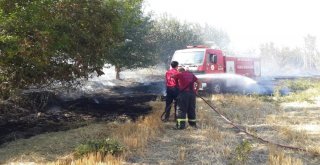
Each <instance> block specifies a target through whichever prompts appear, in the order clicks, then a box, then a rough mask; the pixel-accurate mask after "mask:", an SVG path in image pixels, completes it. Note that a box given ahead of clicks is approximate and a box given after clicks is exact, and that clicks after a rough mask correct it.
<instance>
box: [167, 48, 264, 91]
mask: <svg viewBox="0 0 320 165" xmlns="http://www.w3.org/2000/svg"><path fill="white" fill-rule="evenodd" d="M172 61H178V62H179V66H180V67H185V68H187V70H189V71H191V72H193V73H195V74H196V76H197V77H198V78H199V79H200V80H201V81H202V82H203V88H204V90H206V89H207V90H209V91H211V92H214V93H220V92H222V91H223V89H224V88H225V87H229V86H230V83H228V76H222V74H237V75H242V76H246V77H250V78H256V77H260V75H261V69H260V59H259V58H252V57H233V56H225V55H224V54H223V52H222V51H221V50H218V49H212V48H207V47H205V46H193V47H188V48H187V49H181V50H177V51H175V53H174V55H173V56H172ZM231 84H232V83H231Z"/></svg>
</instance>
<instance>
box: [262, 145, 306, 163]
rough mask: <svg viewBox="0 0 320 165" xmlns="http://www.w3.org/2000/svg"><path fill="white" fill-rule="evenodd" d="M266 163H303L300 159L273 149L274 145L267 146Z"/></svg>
mask: <svg viewBox="0 0 320 165" xmlns="http://www.w3.org/2000/svg"><path fill="white" fill-rule="evenodd" d="M268 164H270V165H303V162H302V161H301V160H300V159H297V158H292V157H291V156H289V155H286V154H285V152H284V151H282V150H278V149H275V147H270V148H269V156H268Z"/></svg>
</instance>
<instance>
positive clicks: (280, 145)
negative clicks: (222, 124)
mask: <svg viewBox="0 0 320 165" xmlns="http://www.w3.org/2000/svg"><path fill="white" fill-rule="evenodd" d="M196 96H198V97H199V98H201V99H202V100H203V101H204V102H205V103H206V104H207V105H208V106H209V107H210V108H211V109H212V110H213V111H214V112H216V113H217V114H218V115H219V116H220V117H221V118H222V119H224V120H225V121H226V122H227V123H228V124H230V125H232V126H233V127H234V128H236V129H238V130H239V131H240V132H243V133H245V134H246V135H248V136H250V137H253V138H255V139H258V140H259V141H261V142H263V143H267V144H271V145H274V146H278V147H281V148H285V149H291V150H296V151H303V152H307V153H311V154H313V155H320V154H319V153H317V152H312V151H309V150H307V149H305V148H300V147H294V146H289V145H283V144H278V143H274V142H271V141H269V140H265V139H263V138H261V137H258V136H257V135H254V134H252V133H250V132H248V131H247V130H246V129H243V128H241V127H240V126H239V125H237V124H235V123H234V122H232V120H230V119H228V118H227V117H226V116H224V115H222V114H221V113H220V112H219V111H218V110H217V109H216V108H215V107H214V106H212V105H211V104H210V103H208V102H207V101H206V100H205V99H204V98H203V97H201V96H200V95H198V94H196Z"/></svg>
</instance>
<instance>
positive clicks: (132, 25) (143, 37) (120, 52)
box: [107, 1, 158, 79]
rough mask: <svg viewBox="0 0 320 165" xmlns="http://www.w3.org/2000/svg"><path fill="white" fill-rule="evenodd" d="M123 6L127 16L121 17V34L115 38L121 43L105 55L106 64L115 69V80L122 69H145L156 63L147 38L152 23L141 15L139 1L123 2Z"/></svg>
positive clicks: (152, 48)
mask: <svg viewBox="0 0 320 165" xmlns="http://www.w3.org/2000/svg"><path fill="white" fill-rule="evenodd" d="M123 6H124V7H125V8H126V9H125V10H126V11H127V12H126V13H127V14H126V15H122V21H121V24H120V25H121V26H120V29H119V31H121V33H119V35H118V36H117V38H118V39H119V41H121V42H120V43H117V44H116V45H115V46H114V47H112V48H111V49H110V51H109V53H108V54H107V62H108V63H109V64H112V65H114V66H115V68H116V73H117V74H116V78H117V79H119V78H120V75H119V73H120V71H121V70H122V69H123V68H126V69H132V68H139V67H146V66H149V65H152V64H155V63H157V62H158V61H157V59H156V58H157V57H156V54H154V53H153V52H154V44H153V43H151V41H150V38H149V36H150V30H151V29H152V22H151V20H150V17H149V16H144V15H143V13H142V10H141V7H142V6H141V1H125V2H124V4H123Z"/></svg>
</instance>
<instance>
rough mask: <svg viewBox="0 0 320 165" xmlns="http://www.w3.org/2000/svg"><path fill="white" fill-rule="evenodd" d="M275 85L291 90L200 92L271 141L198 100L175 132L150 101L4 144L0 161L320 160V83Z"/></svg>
mask: <svg viewBox="0 0 320 165" xmlns="http://www.w3.org/2000/svg"><path fill="white" fill-rule="evenodd" d="M281 84H282V85H286V86H288V87H290V88H291V89H293V91H292V93H290V94H289V95H286V96H281V95H280V94H279V93H277V92H275V93H274V95H272V96H258V95H256V96H255V95H251V96H243V95H231V94H224V95H212V96H207V97H206V98H205V99H206V100H207V101H208V102H210V104H212V105H213V106H214V107H216V109H217V110H218V111H219V112H220V113H222V114H223V115H225V116H226V117H228V118H229V119H231V120H232V121H233V122H234V123H236V124H238V125H239V127H241V128H243V129H244V130H246V131H248V132H250V133H251V134H254V135H255V136H258V137H260V138H263V139H265V140H267V141H269V142H270V143H262V142H261V141H259V140H257V139H255V138H252V137H250V136H248V135H246V134H245V133H243V132H241V131H239V130H237V129H236V128H234V127H233V126H231V125H229V124H227V123H226V122H225V121H224V120H223V119H222V118H221V117H220V116H219V115H217V114H216V113H215V112H214V111H213V110H212V109H210V107H209V106H208V105H206V104H205V103H204V102H203V101H202V100H201V99H198V100H197V119H198V126H199V129H196V130H195V129H191V128H187V129H186V130H175V129H174V126H175V123H174V122H168V123H162V122H161V120H160V115H161V113H162V112H163V109H164V102H160V101H156V102H151V103H150V105H152V107H153V111H152V113H151V114H150V115H148V116H146V117H143V118H141V119H139V120H138V121H136V122H132V121H126V122H123V121H122V122H113V123H94V124H89V125H87V126H85V127H81V128H77V129H73V130H68V131H62V132H54V133H47V134H42V135H38V136H34V137H31V138H29V139H21V140H16V141H13V142H10V143H7V144H6V145H4V146H2V147H1V148H0V163H7V164H21V163H24V164H52V165H58V164H61V165H64V164H75V165H76V164H190V165H191V164H252V165H256V164H271V165H299V164H320V139H319V137H320V97H319V96H320V83H318V82H317V81H313V80H298V81H284V82H282V83H281ZM276 144H281V145H287V146H292V147H299V148H301V149H303V150H306V151H297V150H292V149H287V148H283V147H279V146H277V145H276ZM79 153H81V154H79Z"/></svg>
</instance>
